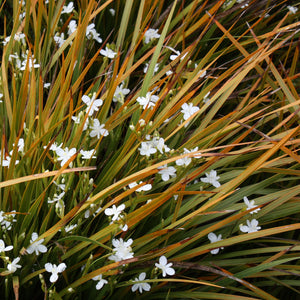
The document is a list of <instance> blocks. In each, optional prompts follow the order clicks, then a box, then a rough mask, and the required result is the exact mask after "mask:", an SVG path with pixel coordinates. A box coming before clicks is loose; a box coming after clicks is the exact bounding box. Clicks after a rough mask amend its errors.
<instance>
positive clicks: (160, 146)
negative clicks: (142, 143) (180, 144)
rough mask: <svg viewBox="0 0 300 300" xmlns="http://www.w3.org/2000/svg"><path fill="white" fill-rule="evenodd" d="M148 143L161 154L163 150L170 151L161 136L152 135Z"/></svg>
mask: <svg viewBox="0 0 300 300" xmlns="http://www.w3.org/2000/svg"><path fill="white" fill-rule="evenodd" d="M150 144H152V146H153V147H154V148H156V149H157V150H158V151H159V152H160V153H161V154H163V152H169V151H170V148H169V147H168V146H167V145H165V140H164V139H163V138H162V137H161V138H159V137H153V139H152V141H150Z"/></svg>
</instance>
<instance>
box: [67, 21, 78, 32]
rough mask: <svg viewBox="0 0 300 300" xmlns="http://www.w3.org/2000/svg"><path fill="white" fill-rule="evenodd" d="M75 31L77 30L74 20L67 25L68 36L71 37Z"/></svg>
mask: <svg viewBox="0 0 300 300" xmlns="http://www.w3.org/2000/svg"><path fill="white" fill-rule="evenodd" d="M76 30H77V23H76V21H75V20H71V21H70V23H69V25H68V35H71V34H72V33H73V32H75V31H76Z"/></svg>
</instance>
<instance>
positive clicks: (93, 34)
mask: <svg viewBox="0 0 300 300" xmlns="http://www.w3.org/2000/svg"><path fill="white" fill-rule="evenodd" d="M85 35H86V37H87V38H88V39H94V40H95V41H97V42H98V43H102V39H101V38H100V34H99V33H98V32H97V31H96V29H95V24H94V23H92V24H90V25H89V26H88V27H87V28H86V32H85Z"/></svg>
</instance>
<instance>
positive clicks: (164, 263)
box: [155, 256, 175, 277]
mask: <svg viewBox="0 0 300 300" xmlns="http://www.w3.org/2000/svg"><path fill="white" fill-rule="evenodd" d="M172 265H173V264H172V263H168V260H167V258H166V257H165V256H161V257H160V258H159V263H155V266H156V267H157V268H159V269H161V270H162V276H163V277H166V275H171V276H172V275H174V274H175V270H174V269H173V268H171V266H172Z"/></svg>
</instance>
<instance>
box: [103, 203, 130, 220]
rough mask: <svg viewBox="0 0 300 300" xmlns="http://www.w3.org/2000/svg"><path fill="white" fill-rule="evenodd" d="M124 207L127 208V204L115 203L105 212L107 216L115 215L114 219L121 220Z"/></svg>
mask: <svg viewBox="0 0 300 300" xmlns="http://www.w3.org/2000/svg"><path fill="white" fill-rule="evenodd" d="M124 209H125V204H121V205H119V206H118V207H116V206H115V205H113V206H112V208H106V209H105V211H104V213H105V214H106V215H107V216H113V217H112V221H116V220H119V215H120V213H121V212H122V211H123V210H124Z"/></svg>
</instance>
